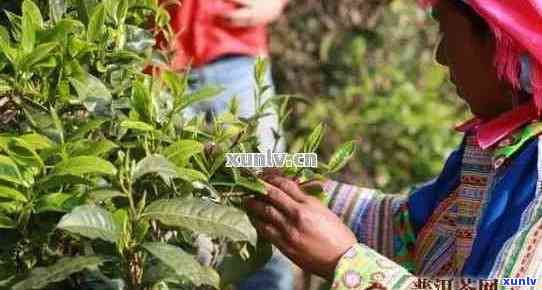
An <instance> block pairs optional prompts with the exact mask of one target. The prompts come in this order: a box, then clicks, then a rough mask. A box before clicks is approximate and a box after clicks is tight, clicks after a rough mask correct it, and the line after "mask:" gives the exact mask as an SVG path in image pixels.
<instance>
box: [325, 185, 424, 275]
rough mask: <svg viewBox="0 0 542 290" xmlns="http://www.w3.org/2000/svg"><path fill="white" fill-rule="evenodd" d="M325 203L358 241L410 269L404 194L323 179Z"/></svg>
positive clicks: (410, 237) (411, 241) (412, 237)
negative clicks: (384, 192) (388, 192)
mask: <svg viewBox="0 0 542 290" xmlns="http://www.w3.org/2000/svg"><path fill="white" fill-rule="evenodd" d="M324 191H325V192H326V193H327V204H328V207H329V208H330V209H331V210H332V211H333V212H334V213H335V214H337V215H338V216H339V217H340V218H341V219H342V220H343V222H344V223H345V224H346V225H347V226H348V227H349V228H350V229H351V230H352V231H353V232H354V234H355V235H356V237H357V238H358V241H359V242H361V243H363V244H365V245H367V246H368V247H369V248H372V249H374V250H376V251H377V252H378V253H380V254H382V255H384V256H386V257H388V258H390V259H392V260H393V261H395V262H397V263H399V264H401V265H402V266H403V267H405V268H406V269H407V270H409V271H414V243H415V234H414V230H413V228H412V226H411V224H410V218H409V211H408V206H407V201H408V196H406V195H387V194H382V193H379V192H378V191H375V190H371V189H366V188H359V187H356V186H352V185H347V184H343V183H338V182H335V181H327V182H326V183H325V185H324Z"/></svg>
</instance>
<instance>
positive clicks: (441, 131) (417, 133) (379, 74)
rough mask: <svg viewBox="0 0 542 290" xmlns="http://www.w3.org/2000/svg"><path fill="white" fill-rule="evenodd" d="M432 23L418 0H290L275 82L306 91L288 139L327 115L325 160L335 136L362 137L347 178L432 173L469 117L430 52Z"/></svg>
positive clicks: (277, 36)
mask: <svg viewBox="0 0 542 290" xmlns="http://www.w3.org/2000/svg"><path fill="white" fill-rule="evenodd" d="M437 31H438V25H437V24H436V23H435V22H434V21H433V20H432V19H431V18H430V16H429V13H427V12H424V11H422V10H421V9H420V8H419V7H418V6H417V5H416V3H415V1H410V0H395V1H367V0H365V1H348V0H342V1H292V2H291V3H290V9H289V10H288V13H287V15H286V17H284V18H283V19H281V20H280V21H279V23H278V24H277V25H276V26H275V28H274V34H273V42H272V44H273V45H272V47H273V52H274V58H273V61H274V64H275V66H274V69H275V75H276V79H277V80H278V86H279V89H280V90H281V91H283V92H288V93H292V92H294V93H298V94H301V95H302V96H304V97H305V98H306V102H305V103H297V104H296V106H295V109H294V111H293V112H292V114H293V117H292V118H291V119H290V122H288V123H287V124H286V126H287V129H286V130H285V131H286V132H287V138H288V139H289V140H290V142H289V144H290V148H291V149H292V150H294V151H295V149H296V148H298V147H299V146H300V144H301V140H303V138H302V136H303V135H304V134H306V132H307V131H308V130H310V128H312V127H314V126H315V124H318V123H319V122H324V123H325V124H326V125H327V127H328V129H327V131H326V137H325V138H324V140H323V144H322V146H321V147H320V154H321V157H323V158H324V159H325V158H326V157H327V156H329V154H330V153H331V152H332V151H333V148H336V147H337V145H338V144H339V143H340V142H341V140H358V142H359V145H360V146H359V148H360V149H359V150H358V152H357V155H356V157H355V159H354V160H353V161H351V162H350V163H349V165H348V168H347V169H346V170H343V171H342V173H341V174H340V175H339V176H337V178H339V179H341V180H343V181H347V182H351V183H355V184H361V185H364V186H371V187H378V188H381V189H383V190H386V191H388V192H397V191H404V190H407V189H408V188H409V187H410V186H411V185H414V184H416V183H420V182H423V181H426V180H427V179H429V178H431V177H433V176H434V175H435V174H437V173H438V172H439V170H440V169H441V168H442V164H443V160H444V158H445V157H446V156H447V154H448V153H449V152H450V151H451V150H452V149H453V148H454V147H455V146H457V145H458V144H459V143H458V142H459V135H458V134H453V127H454V125H456V124H457V123H458V122H460V121H462V120H466V119H467V118H468V114H467V110H466V108H465V105H464V104H463V103H462V102H460V101H458V99H457V97H456V95H455V89H454V88H453V86H452V85H451V84H450V82H449V81H448V75H447V69H445V68H443V67H441V66H440V65H438V64H436V63H435V61H434V59H433V51H434V46H435V44H436V42H437V38H438V33H437Z"/></svg>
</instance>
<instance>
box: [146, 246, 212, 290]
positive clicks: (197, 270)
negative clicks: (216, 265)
mask: <svg viewBox="0 0 542 290" xmlns="http://www.w3.org/2000/svg"><path fill="white" fill-rule="evenodd" d="M143 248H145V249H146V250H147V251H149V253H151V254H152V255H153V256H155V257H156V258H158V259H159V260H160V261H161V262H162V263H164V264H165V265H167V266H169V268H171V269H172V270H174V271H175V274H176V275H178V276H181V277H184V278H186V279H188V280H189V281H190V282H192V283H193V284H194V285H196V286H200V285H209V286H213V287H215V288H217V289H218V286H219V285H218V284H219V280H220V277H219V276H218V274H217V273H216V272H214V271H210V270H209V269H207V268H205V267H202V266H201V265H200V264H199V263H198V261H197V260H196V259H195V258H194V256H192V255H190V254H188V253H186V252H185V251H184V250H183V249H181V248H178V247H175V246H172V245H169V244H166V243H146V244H143Z"/></svg>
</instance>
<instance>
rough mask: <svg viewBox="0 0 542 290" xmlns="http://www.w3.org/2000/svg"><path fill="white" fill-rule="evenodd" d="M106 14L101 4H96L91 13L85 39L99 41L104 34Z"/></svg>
mask: <svg viewBox="0 0 542 290" xmlns="http://www.w3.org/2000/svg"><path fill="white" fill-rule="evenodd" d="M106 16H107V14H106V12H105V7H104V5H103V4H102V3H100V4H98V6H96V7H95V8H94V11H93V12H92V16H91V17H90V21H89V24H88V29H87V39H88V40H89V41H93V42H94V41H99V40H100V39H101V38H102V35H103V34H104V33H105V18H106Z"/></svg>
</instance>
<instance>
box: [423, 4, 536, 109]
mask: <svg viewBox="0 0 542 290" xmlns="http://www.w3.org/2000/svg"><path fill="white" fill-rule="evenodd" d="M419 1H420V2H421V4H422V5H424V6H430V5H434V4H435V3H436V2H437V1H439V0H419ZM454 1H459V0H454ZM464 2H466V3H467V4H468V5H470V6H471V7H472V8H473V9H474V10H475V11H476V12H477V13H478V14H479V15H480V16H481V17H482V18H483V19H484V20H485V21H486V22H487V23H488V24H489V26H490V27H491V30H492V31H493V33H494V35H495V38H496V41H497V48H496V52H495V66H496V67H497V71H498V73H499V77H501V78H503V79H506V80H508V81H509V82H510V83H511V84H512V86H513V87H514V88H515V89H521V88H522V85H523V89H526V88H525V84H523V83H522V82H521V76H523V77H525V76H526V75H527V76H528V77H529V78H530V84H527V85H528V89H527V90H528V91H529V92H530V93H532V95H533V99H534V103H535V105H536V108H537V111H538V115H539V116H541V115H542V0H466V1H464ZM522 69H523V70H528V71H527V72H525V71H523V72H522Z"/></svg>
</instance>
